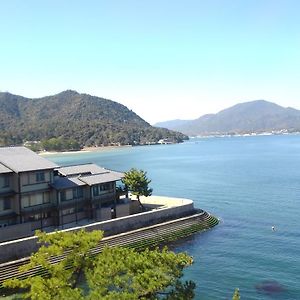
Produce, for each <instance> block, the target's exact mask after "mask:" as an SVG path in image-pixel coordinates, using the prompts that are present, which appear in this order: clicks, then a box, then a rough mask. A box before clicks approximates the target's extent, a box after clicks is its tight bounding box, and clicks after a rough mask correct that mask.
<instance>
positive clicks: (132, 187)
mask: <svg viewBox="0 0 300 300" xmlns="http://www.w3.org/2000/svg"><path fill="white" fill-rule="evenodd" d="M122 182H123V183H124V184H125V186H126V187H127V189H128V190H129V191H130V192H131V193H132V194H133V195H135V196H137V199H138V201H140V196H145V197H148V196H151V195H152V191H153V190H152V188H149V184H150V183H151V180H150V179H148V178H147V172H145V171H143V170H138V169H135V168H132V169H130V170H129V171H128V172H125V176H124V178H123V179H122Z"/></svg>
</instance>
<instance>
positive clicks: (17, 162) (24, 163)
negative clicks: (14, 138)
mask: <svg viewBox="0 0 300 300" xmlns="http://www.w3.org/2000/svg"><path fill="white" fill-rule="evenodd" d="M0 164H2V165H3V166H5V167H6V168H9V169H10V170H12V171H14V172H15V173H20V172H28V171H38V170H47V169H54V168H56V167H58V166H57V165H56V164H54V163H53V162H51V161H49V160H47V159H45V158H43V157H41V156H39V155H38V154H36V153H34V152H33V151H31V150H29V149H28V148H26V147H0ZM0 168H1V170H2V169H4V168H3V167H0ZM4 170H5V169H4Z"/></svg>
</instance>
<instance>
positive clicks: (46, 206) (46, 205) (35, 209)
mask: <svg viewBox="0 0 300 300" xmlns="http://www.w3.org/2000/svg"><path fill="white" fill-rule="evenodd" d="M55 207H56V204H55V203H51V202H50V203H43V204H39V205H34V206H28V207H22V208H21V212H22V213H36V212H45V211H49V210H52V209H54V208H55Z"/></svg>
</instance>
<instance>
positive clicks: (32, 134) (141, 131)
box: [0, 90, 186, 147]
mask: <svg viewBox="0 0 300 300" xmlns="http://www.w3.org/2000/svg"><path fill="white" fill-rule="evenodd" d="M51 138H61V139H67V140H73V141H76V142H77V143H78V144H79V145H80V146H81V147H83V146H101V145H113V144H120V145H127V144H130V145H135V144H148V143H157V142H158V141H159V140H160V139H168V140H170V141H172V142H182V141H183V139H185V138H186V137H185V136H184V135H183V134H181V133H178V132H173V131H170V130H168V129H162V128H155V127H152V126H151V125H150V124H149V123H147V122H146V121H144V120H143V119H142V118H140V117H139V116H138V115H137V114H135V113H134V112H133V111H131V110H129V109H128V108H127V107H126V106H124V105H122V104H120V103H117V102H114V101H111V100H107V99H103V98H99V97H95V96H90V95H87V94H79V93H77V92H75V91H71V90H68V91H64V92H62V93H59V94H57V95H53V96H47V97H43V98H34V99H31V98H25V97H22V96H17V95H13V94H10V93H0V145H15V144H21V143H24V142H25V141H36V140H38V141H41V140H47V139H51Z"/></svg>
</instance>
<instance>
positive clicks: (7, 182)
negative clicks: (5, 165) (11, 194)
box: [2, 176, 9, 188]
mask: <svg viewBox="0 0 300 300" xmlns="http://www.w3.org/2000/svg"><path fill="white" fill-rule="evenodd" d="M2 187H4V188H6V187H9V176H4V177H3V186H2Z"/></svg>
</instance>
